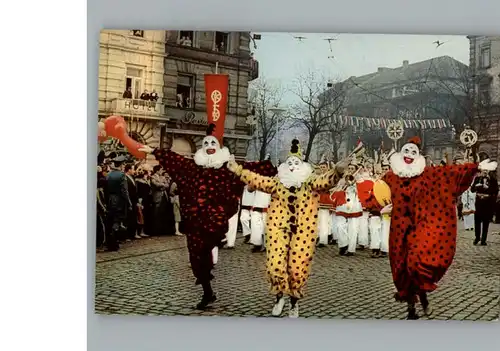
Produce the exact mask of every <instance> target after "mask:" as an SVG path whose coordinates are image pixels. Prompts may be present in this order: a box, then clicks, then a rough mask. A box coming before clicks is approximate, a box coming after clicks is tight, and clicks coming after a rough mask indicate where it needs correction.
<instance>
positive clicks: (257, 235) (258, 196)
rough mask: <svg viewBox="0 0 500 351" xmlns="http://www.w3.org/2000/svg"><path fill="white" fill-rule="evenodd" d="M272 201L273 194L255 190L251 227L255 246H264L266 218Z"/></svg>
mask: <svg viewBox="0 0 500 351" xmlns="http://www.w3.org/2000/svg"><path fill="white" fill-rule="evenodd" d="M270 202H271V195H269V194H266V193H263V192H262V191H258V190H256V191H255V197H254V199H253V209H252V214H251V222H250V229H251V232H252V234H251V235H250V243H251V244H253V245H255V246H262V245H263V244H264V242H265V237H264V235H265V232H266V219H267V208H268V207H269V203H270Z"/></svg>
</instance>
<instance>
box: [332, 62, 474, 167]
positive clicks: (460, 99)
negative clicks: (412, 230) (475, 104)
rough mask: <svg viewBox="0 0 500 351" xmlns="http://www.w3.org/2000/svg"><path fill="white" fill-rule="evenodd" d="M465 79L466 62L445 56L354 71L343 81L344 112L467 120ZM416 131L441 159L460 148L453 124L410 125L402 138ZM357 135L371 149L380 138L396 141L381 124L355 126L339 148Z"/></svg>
mask: <svg viewBox="0 0 500 351" xmlns="http://www.w3.org/2000/svg"><path fill="white" fill-rule="evenodd" d="M467 82H468V68H467V65H465V64H463V63H461V62H459V61H457V60H455V59H453V58H451V57H449V56H441V57H435V58H432V59H429V60H426V61H422V62H416V63H413V64H411V63H410V62H408V61H407V60H405V61H403V62H402V65H401V66H399V67H396V68H388V67H380V68H378V70H377V71H376V72H373V73H370V74H367V75H364V76H360V77H350V78H349V79H347V80H346V81H344V82H341V83H339V84H343V86H344V87H345V94H346V97H345V108H344V114H346V115H349V116H359V117H372V118H388V119H403V120H405V119H447V120H451V122H452V123H453V124H463V123H464V120H465V114H464V107H465V106H466V105H467ZM334 88H335V87H334ZM414 135H418V136H420V137H421V139H422V141H423V144H424V153H425V154H426V155H429V156H430V158H431V159H432V160H433V161H434V162H439V161H440V160H441V159H442V158H443V156H444V155H445V154H446V153H447V154H448V155H449V156H450V157H453V156H454V155H455V153H456V152H457V149H456V147H455V146H456V138H455V135H454V133H453V131H452V130H450V129H428V130H421V129H415V130H412V129H409V130H405V136H404V138H408V137H410V136H414ZM358 138H361V139H362V140H363V142H364V143H365V144H366V145H367V146H368V147H369V148H371V149H378V148H379V146H380V145H381V143H382V141H383V144H384V145H385V147H386V148H387V147H390V145H391V144H392V141H391V140H390V139H389V138H388V136H387V134H386V131H385V130H383V129H380V130H355V129H352V128H351V129H350V131H349V132H348V140H347V142H346V143H344V144H343V147H342V150H341V151H340V152H341V153H342V154H346V153H347V151H348V150H350V149H352V148H353V147H354V146H355V144H356V142H357V140H358ZM399 146H401V145H399Z"/></svg>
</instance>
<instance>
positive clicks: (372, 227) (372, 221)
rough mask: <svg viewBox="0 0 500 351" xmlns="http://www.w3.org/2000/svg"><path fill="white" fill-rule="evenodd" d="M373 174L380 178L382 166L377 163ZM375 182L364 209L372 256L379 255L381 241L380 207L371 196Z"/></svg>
mask: <svg viewBox="0 0 500 351" xmlns="http://www.w3.org/2000/svg"><path fill="white" fill-rule="evenodd" d="M374 169H375V176H376V177H377V178H380V177H381V176H382V166H381V165H380V164H377V165H375V166H374ZM374 185H375V183H372V185H371V189H370V197H369V198H368V199H367V201H366V209H367V210H368V212H369V214H370V217H369V219H368V226H369V234H370V249H371V250H372V255H371V257H372V258H377V257H380V246H381V243H382V218H381V213H380V210H381V209H382V207H381V206H380V205H379V204H378V202H377V201H376V199H375V197H374V196H373V187H374Z"/></svg>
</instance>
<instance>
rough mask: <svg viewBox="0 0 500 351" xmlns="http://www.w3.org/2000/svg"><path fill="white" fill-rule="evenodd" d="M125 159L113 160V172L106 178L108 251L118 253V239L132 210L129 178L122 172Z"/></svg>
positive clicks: (119, 157) (120, 157)
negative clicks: (128, 212)
mask: <svg viewBox="0 0 500 351" xmlns="http://www.w3.org/2000/svg"><path fill="white" fill-rule="evenodd" d="M124 161H125V157H123V156H118V157H116V158H114V159H113V163H112V165H111V171H110V172H109V173H108V175H107V177H106V203H107V210H108V216H107V228H109V230H108V231H107V233H108V235H107V237H106V249H107V251H118V249H119V248H120V245H119V244H118V238H119V234H120V232H123V231H124V229H125V228H124V226H123V224H124V222H125V221H126V219H127V210H129V211H130V210H132V208H133V207H132V202H131V201H130V197H129V193H128V184H127V177H126V176H125V173H123V172H122V171H121V166H122V164H123V162H124Z"/></svg>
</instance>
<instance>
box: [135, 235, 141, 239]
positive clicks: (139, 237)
mask: <svg viewBox="0 0 500 351" xmlns="http://www.w3.org/2000/svg"><path fill="white" fill-rule="evenodd" d="M134 238H135V239H142V238H141V236H140V235H137V234H136V235H135V236H134Z"/></svg>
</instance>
